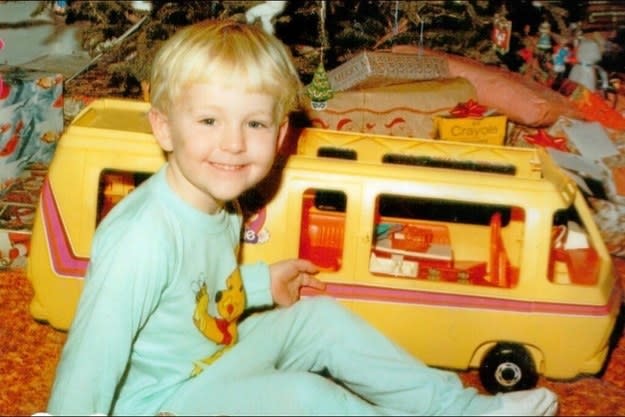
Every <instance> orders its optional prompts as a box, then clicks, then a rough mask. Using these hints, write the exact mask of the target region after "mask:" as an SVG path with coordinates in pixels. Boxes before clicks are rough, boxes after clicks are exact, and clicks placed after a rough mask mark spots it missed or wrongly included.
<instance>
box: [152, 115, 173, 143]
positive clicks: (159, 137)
mask: <svg viewBox="0 0 625 417" xmlns="http://www.w3.org/2000/svg"><path fill="white" fill-rule="evenodd" d="M148 119H149V120H150V125H152V133H153V134H154V137H155V138H156V141H157V142H158V144H159V145H160V146H161V148H163V150H164V151H165V152H171V151H172V150H173V146H172V141H171V134H170V130H169V120H168V118H167V116H166V115H165V114H163V113H162V112H161V111H160V110H157V109H155V108H151V109H150V111H149V112H148Z"/></svg>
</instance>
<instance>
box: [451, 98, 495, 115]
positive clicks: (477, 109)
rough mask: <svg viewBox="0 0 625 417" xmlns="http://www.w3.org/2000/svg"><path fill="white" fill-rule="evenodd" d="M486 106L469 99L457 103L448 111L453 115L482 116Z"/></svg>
mask: <svg viewBox="0 0 625 417" xmlns="http://www.w3.org/2000/svg"><path fill="white" fill-rule="evenodd" d="M485 112H486V106H482V105H481V104H479V103H478V102H477V101H474V100H473V99H469V101H467V102H466V103H458V104H457V105H456V107H454V108H453V109H451V110H450V111H449V113H450V114H451V115H452V116H453V117H484V113H485Z"/></svg>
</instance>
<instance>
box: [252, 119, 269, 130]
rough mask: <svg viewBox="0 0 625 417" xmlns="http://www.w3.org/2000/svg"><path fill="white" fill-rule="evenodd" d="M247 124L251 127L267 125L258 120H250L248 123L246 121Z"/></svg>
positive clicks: (256, 127)
mask: <svg viewBox="0 0 625 417" xmlns="http://www.w3.org/2000/svg"><path fill="white" fill-rule="evenodd" d="M248 125H249V126H250V127H251V128H254V129H258V128H263V127H267V125H266V124H265V123H263V122H259V121H257V120H252V121H251V122H249V123H248Z"/></svg>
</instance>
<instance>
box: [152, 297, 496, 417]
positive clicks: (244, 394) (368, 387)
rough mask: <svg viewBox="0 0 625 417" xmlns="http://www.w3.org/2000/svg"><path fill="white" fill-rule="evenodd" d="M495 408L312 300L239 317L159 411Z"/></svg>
mask: <svg viewBox="0 0 625 417" xmlns="http://www.w3.org/2000/svg"><path fill="white" fill-rule="evenodd" d="M422 337H427V335H422ZM317 372H327V373H329V374H330V375H331V376H332V379H334V380H335V381H340V383H337V382H335V381H333V380H332V379H330V378H327V377H323V376H320V375H318V374H317ZM365 399H366V400H365ZM499 406H500V399H499V397H495V396H483V395H478V393H477V391H476V390H475V389H474V388H465V387H463V386H462V383H461V381H460V379H459V378H458V376H457V375H456V374H455V373H452V372H448V371H443V370H439V369H435V368H430V367H427V366H425V365H424V364H423V363H421V362H419V361H418V360H416V359H415V358H413V357H412V356H410V355H409V354H408V353H406V352H404V351H403V350H401V349H399V348H398V347H397V346H396V345H394V344H393V343H391V342H390V341H389V340H388V339H387V338H386V337H384V336H382V335H381V334H380V333H379V332H378V331H377V330H375V329H373V328H372V327H371V326H370V325H369V324H367V323H365V322H364V320H362V319H361V318H360V317H357V316H356V315H355V314H353V313H351V312H350V311H348V310H347V309H345V308H344V307H342V306H341V305H340V304H339V303H337V302H336V301H334V300H332V299H330V298H326V297H312V298H307V299H303V300H301V301H299V302H297V303H296V304H294V305H293V306H291V307H289V308H280V309H275V310H271V311H268V312H264V313H259V314H255V315H252V316H251V317H248V318H247V319H246V320H245V321H243V323H241V324H240V326H239V342H238V343H237V344H236V345H235V346H234V347H233V348H232V349H230V350H229V351H228V352H226V353H225V354H224V355H223V356H222V357H221V358H220V359H219V360H217V361H216V362H214V363H213V364H212V365H210V366H209V367H207V368H205V369H204V371H203V372H202V373H201V374H199V375H198V376H197V377H195V378H192V379H190V380H189V381H188V382H187V383H185V384H183V385H182V386H181V387H180V388H179V390H178V391H177V392H175V393H174V394H173V395H172V397H171V399H169V400H168V401H167V402H166V403H165V404H164V405H163V407H162V411H169V412H173V413H175V414H177V415H198V414H200V415H210V414H221V415H229V416H233V415H240V414H243V415H254V414H256V415H258V414H264V415H402V414H404V415H444V414H447V415H462V414H470V415H476V414H482V413H484V412H487V411H492V410H495V409H496V408H498V407H499Z"/></svg>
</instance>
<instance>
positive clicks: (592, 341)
mask: <svg viewBox="0 0 625 417" xmlns="http://www.w3.org/2000/svg"><path fill="white" fill-rule="evenodd" d="M148 106H149V105H148V104H147V103H142V102H134V101H124V100H113V99H104V100H98V101H95V102H93V103H92V104H91V105H90V106H89V107H88V108H86V109H85V110H83V111H82V112H81V113H80V114H79V115H78V116H77V117H76V118H75V120H74V121H73V122H72V124H71V125H70V126H69V127H68V129H67V131H66V132H65V134H64V135H63V137H62V139H61V140H60V142H59V144H58V147H57V150H56V155H55V157H54V160H53V162H52V164H51V166H50V170H49V175H48V178H47V180H46V182H45V185H44V187H43V190H42V194H41V199H40V203H39V207H38V211H37V217H36V220H35V224H34V229H33V235H32V242H31V251H30V257H29V262H28V276H29V278H30V280H31V281H32V284H33V287H34V289H35V297H34V299H33V301H32V304H31V312H32V314H33V316H34V317H35V318H37V319H39V320H43V321H48V322H49V323H50V324H51V325H52V326H54V327H56V328H60V329H67V328H68V327H69V325H70V323H71V320H72V317H73V314H74V311H75V307H76V303H77V300H78V297H79V294H80V291H81V288H82V278H83V277H84V273H85V269H86V265H87V263H88V261H89V259H88V256H89V250H90V244H91V239H92V237H93V233H94V230H95V227H96V226H97V224H98V222H99V221H100V220H101V219H102V217H103V216H104V215H106V213H107V212H108V210H109V209H110V208H111V207H112V206H113V205H114V204H115V203H116V202H117V201H119V200H120V199H121V198H123V197H124V196H125V195H126V194H127V193H128V192H131V191H132V189H133V188H134V187H135V186H137V185H138V184H139V183H140V182H141V181H142V180H143V179H145V178H146V177H147V176H148V175H150V174H151V173H153V172H154V171H156V170H157V169H158V168H159V167H160V166H161V164H162V163H163V161H164V158H163V155H162V153H161V151H160V149H159V147H158V146H157V144H156V142H155V141H154V138H153V137H152V135H151V133H150V127H149V124H148V121H147V118H146V112H147V110H148ZM283 162H284V163H283V164H278V165H280V166H279V169H276V170H275V172H274V174H273V175H277V176H279V178H278V177H270V178H269V179H268V180H267V181H265V182H264V183H263V184H261V185H260V186H259V187H257V188H256V189H254V190H252V191H251V192H250V193H248V194H247V195H246V196H245V198H244V199H243V201H242V202H243V205H244V207H247V208H248V209H249V217H248V219H247V221H246V225H245V230H244V231H243V237H242V238H243V241H244V244H243V246H242V248H243V251H242V256H243V261H244V262H251V261H255V260H259V259H262V260H265V261H267V262H274V261H277V260H279V259H283V258H288V257H297V256H299V257H302V258H307V259H310V260H311V261H313V262H314V263H315V264H317V265H318V266H319V267H320V268H321V272H320V274H319V278H320V279H321V280H323V281H325V282H326V283H327V289H326V293H327V294H329V295H332V296H334V297H336V298H337V299H339V300H341V302H343V303H344V304H345V305H346V306H347V307H348V308H350V309H352V310H353V311H355V312H356V313H357V314H359V315H361V316H362V317H364V318H365V319H366V320H368V321H369V322H371V323H372V324H373V325H374V326H376V327H377V328H379V329H380V330H381V331H382V332H383V333H385V334H386V335H388V336H389V337H390V338H392V339H393V340H394V341H396V342H397V343H398V344H399V345H401V346H402V347H404V348H405V349H407V350H408V351H409V352H411V353H412V354H414V355H415V356H416V357H418V358H420V359H422V360H423V361H424V362H426V363H427V364H429V365H432V366H438V367H445V368H451V369H459V370H464V369H469V368H478V369H479V372H480V378H481V381H482V383H483V385H484V387H485V388H486V389H488V390H489V391H491V392H496V391H512V390H517V389H525V388H530V387H533V386H534V385H535V384H536V382H537V378H538V375H539V374H543V375H545V376H546V377H549V378H554V379H570V378H573V377H575V376H577V375H580V374H594V373H597V372H599V371H600V370H601V369H602V366H603V364H604V362H605V359H606V356H607V354H608V351H609V347H610V343H609V342H610V335H611V332H612V330H613V328H614V327H615V322H616V319H617V315H618V312H619V308H620V304H621V292H620V287H619V286H618V285H617V284H616V280H615V276H614V274H613V270H612V262H611V258H610V256H609V254H608V252H607V250H606V248H605V245H604V243H603V241H602V240H601V237H600V235H599V232H598V229H597V227H596V225H595V223H594V221H593V219H592V216H591V213H590V211H589V208H588V206H587V205H586V203H585V201H584V198H583V196H582V195H581V194H580V193H579V192H578V189H577V187H576V185H575V183H574V182H573V181H572V180H571V179H570V178H569V177H568V176H567V175H566V174H565V173H564V172H563V171H562V170H561V169H560V168H559V167H557V166H556V165H555V164H554V162H553V161H552V160H551V159H550V157H549V156H548V154H547V153H546V152H544V151H543V150H542V149H540V148H536V149H520V148H509V147H501V146H494V145H484V144H471V143H459V142H458V143H456V142H448V141H436V140H431V139H413V138H398V137H391V136H381V135H366V134H359V133H346V132H338V131H329V130H320V129H312V128H310V129H303V130H302V131H301V132H300V133H299V135H298V142H297V151H296V152H295V153H293V154H292V155H290V156H288V158H285V159H284V161H283ZM305 296H314V293H313V291H307V292H306V293H305Z"/></svg>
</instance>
